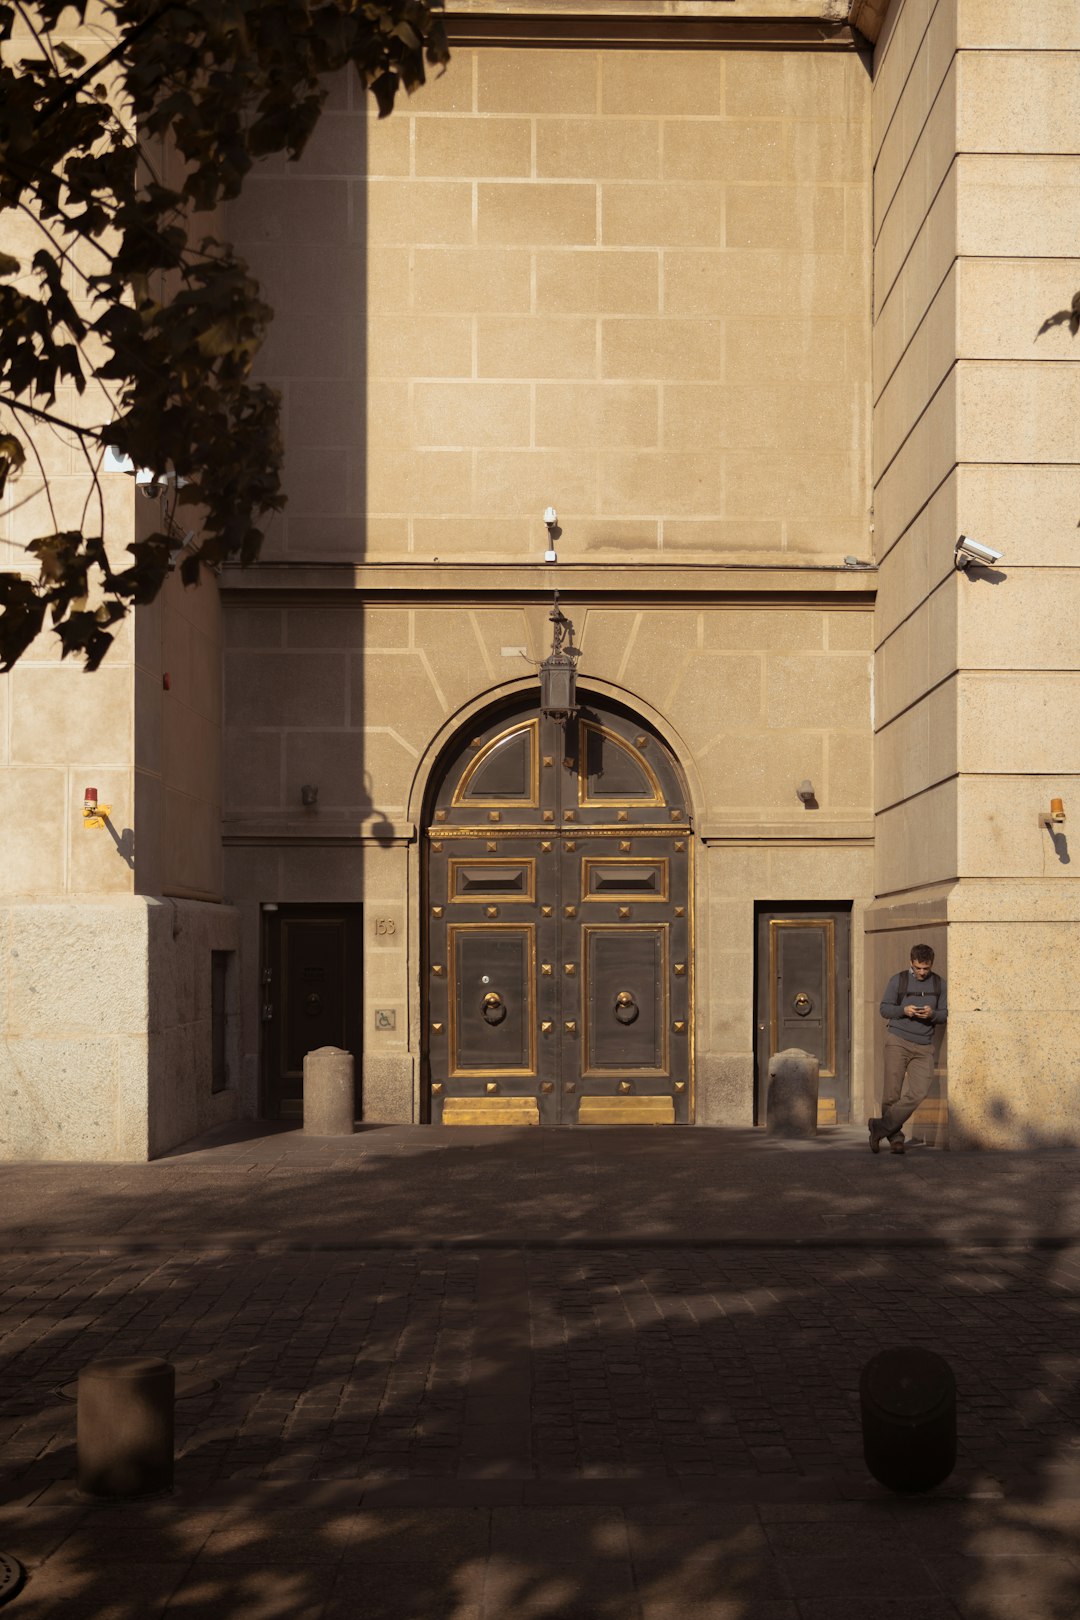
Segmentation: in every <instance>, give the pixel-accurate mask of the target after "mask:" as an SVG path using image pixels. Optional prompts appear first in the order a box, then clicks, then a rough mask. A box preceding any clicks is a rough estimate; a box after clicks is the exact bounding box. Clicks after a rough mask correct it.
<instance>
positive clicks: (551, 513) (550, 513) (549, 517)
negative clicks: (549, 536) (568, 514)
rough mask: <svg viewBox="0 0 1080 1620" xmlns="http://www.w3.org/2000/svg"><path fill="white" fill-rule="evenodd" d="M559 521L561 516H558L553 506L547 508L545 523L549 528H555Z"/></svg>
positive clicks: (545, 508)
mask: <svg viewBox="0 0 1080 1620" xmlns="http://www.w3.org/2000/svg"><path fill="white" fill-rule="evenodd" d="M558 521H559V514H558V512H556V510H555V508H554V507H553V506H545V507H544V522H545V523H546V524H547V526H548V528H549V529H553V528H554V527H555V525H556V523H558Z"/></svg>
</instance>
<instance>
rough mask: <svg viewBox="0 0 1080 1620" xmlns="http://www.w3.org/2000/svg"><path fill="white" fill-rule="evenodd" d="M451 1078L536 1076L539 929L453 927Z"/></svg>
mask: <svg viewBox="0 0 1080 1620" xmlns="http://www.w3.org/2000/svg"><path fill="white" fill-rule="evenodd" d="M446 932H447V944H448V946H449V974H450V988H449V1007H450V1052H451V1066H450V1074H451V1076H452V1077H453V1076H456V1075H486V1076H493V1075H497V1074H502V1075H507V1076H509V1075H530V1076H531V1075H535V1073H536V1014H535V1005H534V1003H535V993H534V984H535V977H536V970H535V961H536V944H535V930H534V929H533V928H532V927H531V926H530V925H529V924H527V923H526V924H524V925H521V924H516V923H499V924H493V925H487V924H485V923H451V924H450V926H449V927H448V928H447V931H446Z"/></svg>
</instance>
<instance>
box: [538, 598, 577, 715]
mask: <svg viewBox="0 0 1080 1620" xmlns="http://www.w3.org/2000/svg"><path fill="white" fill-rule="evenodd" d="M548 618H549V619H550V620H551V624H552V636H551V652H550V653H549V654H548V656H547V657H546V658H545V659H544V662H543V663H542V664H541V665H540V712H541V713H542V714H543V715H544V716H545V718H546V719H548V720H572V719H573V717H574V715H575V714H577V711H578V705H577V691H576V685H577V661H578V659H579V658H580V657H581V648H580V647H575V646H574V626H573V624H572V622H571V621H570V620H569V619H568V618H567V617H566V614H565V613H564V612H563V611H562V609H561V608H560V606H559V593H558V591H556V592H555V605H554V606H553V608H552V610H551V612H550V613H549V614H548Z"/></svg>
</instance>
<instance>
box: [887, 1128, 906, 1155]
mask: <svg viewBox="0 0 1080 1620" xmlns="http://www.w3.org/2000/svg"><path fill="white" fill-rule="evenodd" d="M903 1151H904V1133H903V1131H901V1132H900V1134H899V1135H898V1136H890V1138H889V1152H890V1153H903Z"/></svg>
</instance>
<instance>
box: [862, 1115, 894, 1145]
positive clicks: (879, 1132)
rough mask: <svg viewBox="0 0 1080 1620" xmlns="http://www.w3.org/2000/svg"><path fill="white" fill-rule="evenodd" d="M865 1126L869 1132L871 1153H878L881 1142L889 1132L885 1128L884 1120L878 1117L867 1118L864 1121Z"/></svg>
mask: <svg viewBox="0 0 1080 1620" xmlns="http://www.w3.org/2000/svg"><path fill="white" fill-rule="evenodd" d="M866 1128H867V1130H868V1131H869V1132H870V1151H871V1153H880V1152H881V1144H882V1142H884V1140H885V1138H886V1136H888V1134H889V1133H888V1131H887V1130H886V1129H885V1125H884V1122H883V1121H882V1120H880V1119H868V1120H867V1122H866Z"/></svg>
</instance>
